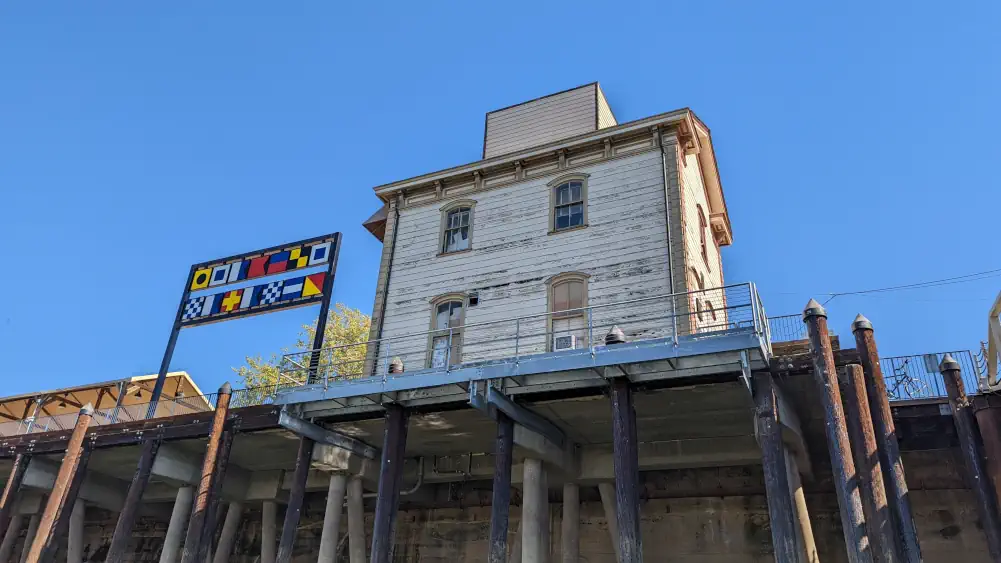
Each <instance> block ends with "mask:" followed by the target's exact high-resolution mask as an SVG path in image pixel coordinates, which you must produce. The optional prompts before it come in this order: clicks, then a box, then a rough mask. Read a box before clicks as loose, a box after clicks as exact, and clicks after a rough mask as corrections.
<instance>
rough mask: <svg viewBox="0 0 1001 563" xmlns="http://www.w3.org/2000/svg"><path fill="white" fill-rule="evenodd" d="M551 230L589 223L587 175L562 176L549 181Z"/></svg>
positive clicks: (566, 228) (557, 230) (555, 230)
mask: <svg viewBox="0 0 1001 563" xmlns="http://www.w3.org/2000/svg"><path fill="white" fill-rule="evenodd" d="M549 187H550V192H549V207H550V210H549V231H550V232H553V233H555V232H559V231H566V230H570V229H574V228H577V227H583V226H585V225H587V175H586V174H572V175H570V176H561V177H560V178H557V179H556V180H553V181H552V182H549Z"/></svg>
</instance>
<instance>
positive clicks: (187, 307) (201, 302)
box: [181, 297, 205, 321]
mask: <svg viewBox="0 0 1001 563" xmlns="http://www.w3.org/2000/svg"><path fill="white" fill-rule="evenodd" d="M203 306H205V298H204V297H195V298H193V299H190V300H188V302H187V303H185V304H184V313H183V314H182V315H181V320H182V321H190V320H191V319H194V318H197V317H198V315H200V314H202V307H203Z"/></svg>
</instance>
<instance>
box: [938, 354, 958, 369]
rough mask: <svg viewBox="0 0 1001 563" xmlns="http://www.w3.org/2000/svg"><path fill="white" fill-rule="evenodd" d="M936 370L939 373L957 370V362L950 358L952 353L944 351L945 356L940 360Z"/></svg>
mask: <svg viewBox="0 0 1001 563" xmlns="http://www.w3.org/2000/svg"><path fill="white" fill-rule="evenodd" d="M938 371H939V372H940V373H945V372H947V371H959V362H957V361H956V360H954V359H953V358H952V354H949V353H946V355H945V357H943V358H942V362H941V363H940V364H938Z"/></svg>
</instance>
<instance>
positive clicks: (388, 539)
mask: <svg viewBox="0 0 1001 563" xmlns="http://www.w3.org/2000/svg"><path fill="white" fill-rule="evenodd" d="M407 418H408V414H407V411H406V410H405V409H404V408H403V407H402V406H400V405H397V404H389V405H386V433H385V436H384V438H383V442H382V468H381V469H382V471H381V472H380V474H379V492H378V496H377V497H376V500H375V521H374V523H373V525H372V553H371V562H372V563H390V561H392V559H393V548H394V547H395V543H396V542H395V538H396V512H397V510H398V508H399V504H400V485H401V483H402V481H403V456H404V454H405V453H406V448H407Z"/></svg>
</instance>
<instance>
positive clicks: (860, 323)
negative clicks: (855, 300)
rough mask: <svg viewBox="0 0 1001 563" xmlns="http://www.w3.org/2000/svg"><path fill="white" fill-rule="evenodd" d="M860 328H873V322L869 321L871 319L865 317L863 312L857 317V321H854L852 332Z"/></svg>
mask: <svg viewBox="0 0 1001 563" xmlns="http://www.w3.org/2000/svg"><path fill="white" fill-rule="evenodd" d="M860 330H872V323H871V322H869V319H867V318H865V317H863V316H862V313H859V314H858V316H857V317H855V321H854V322H852V332H858V331H860Z"/></svg>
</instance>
